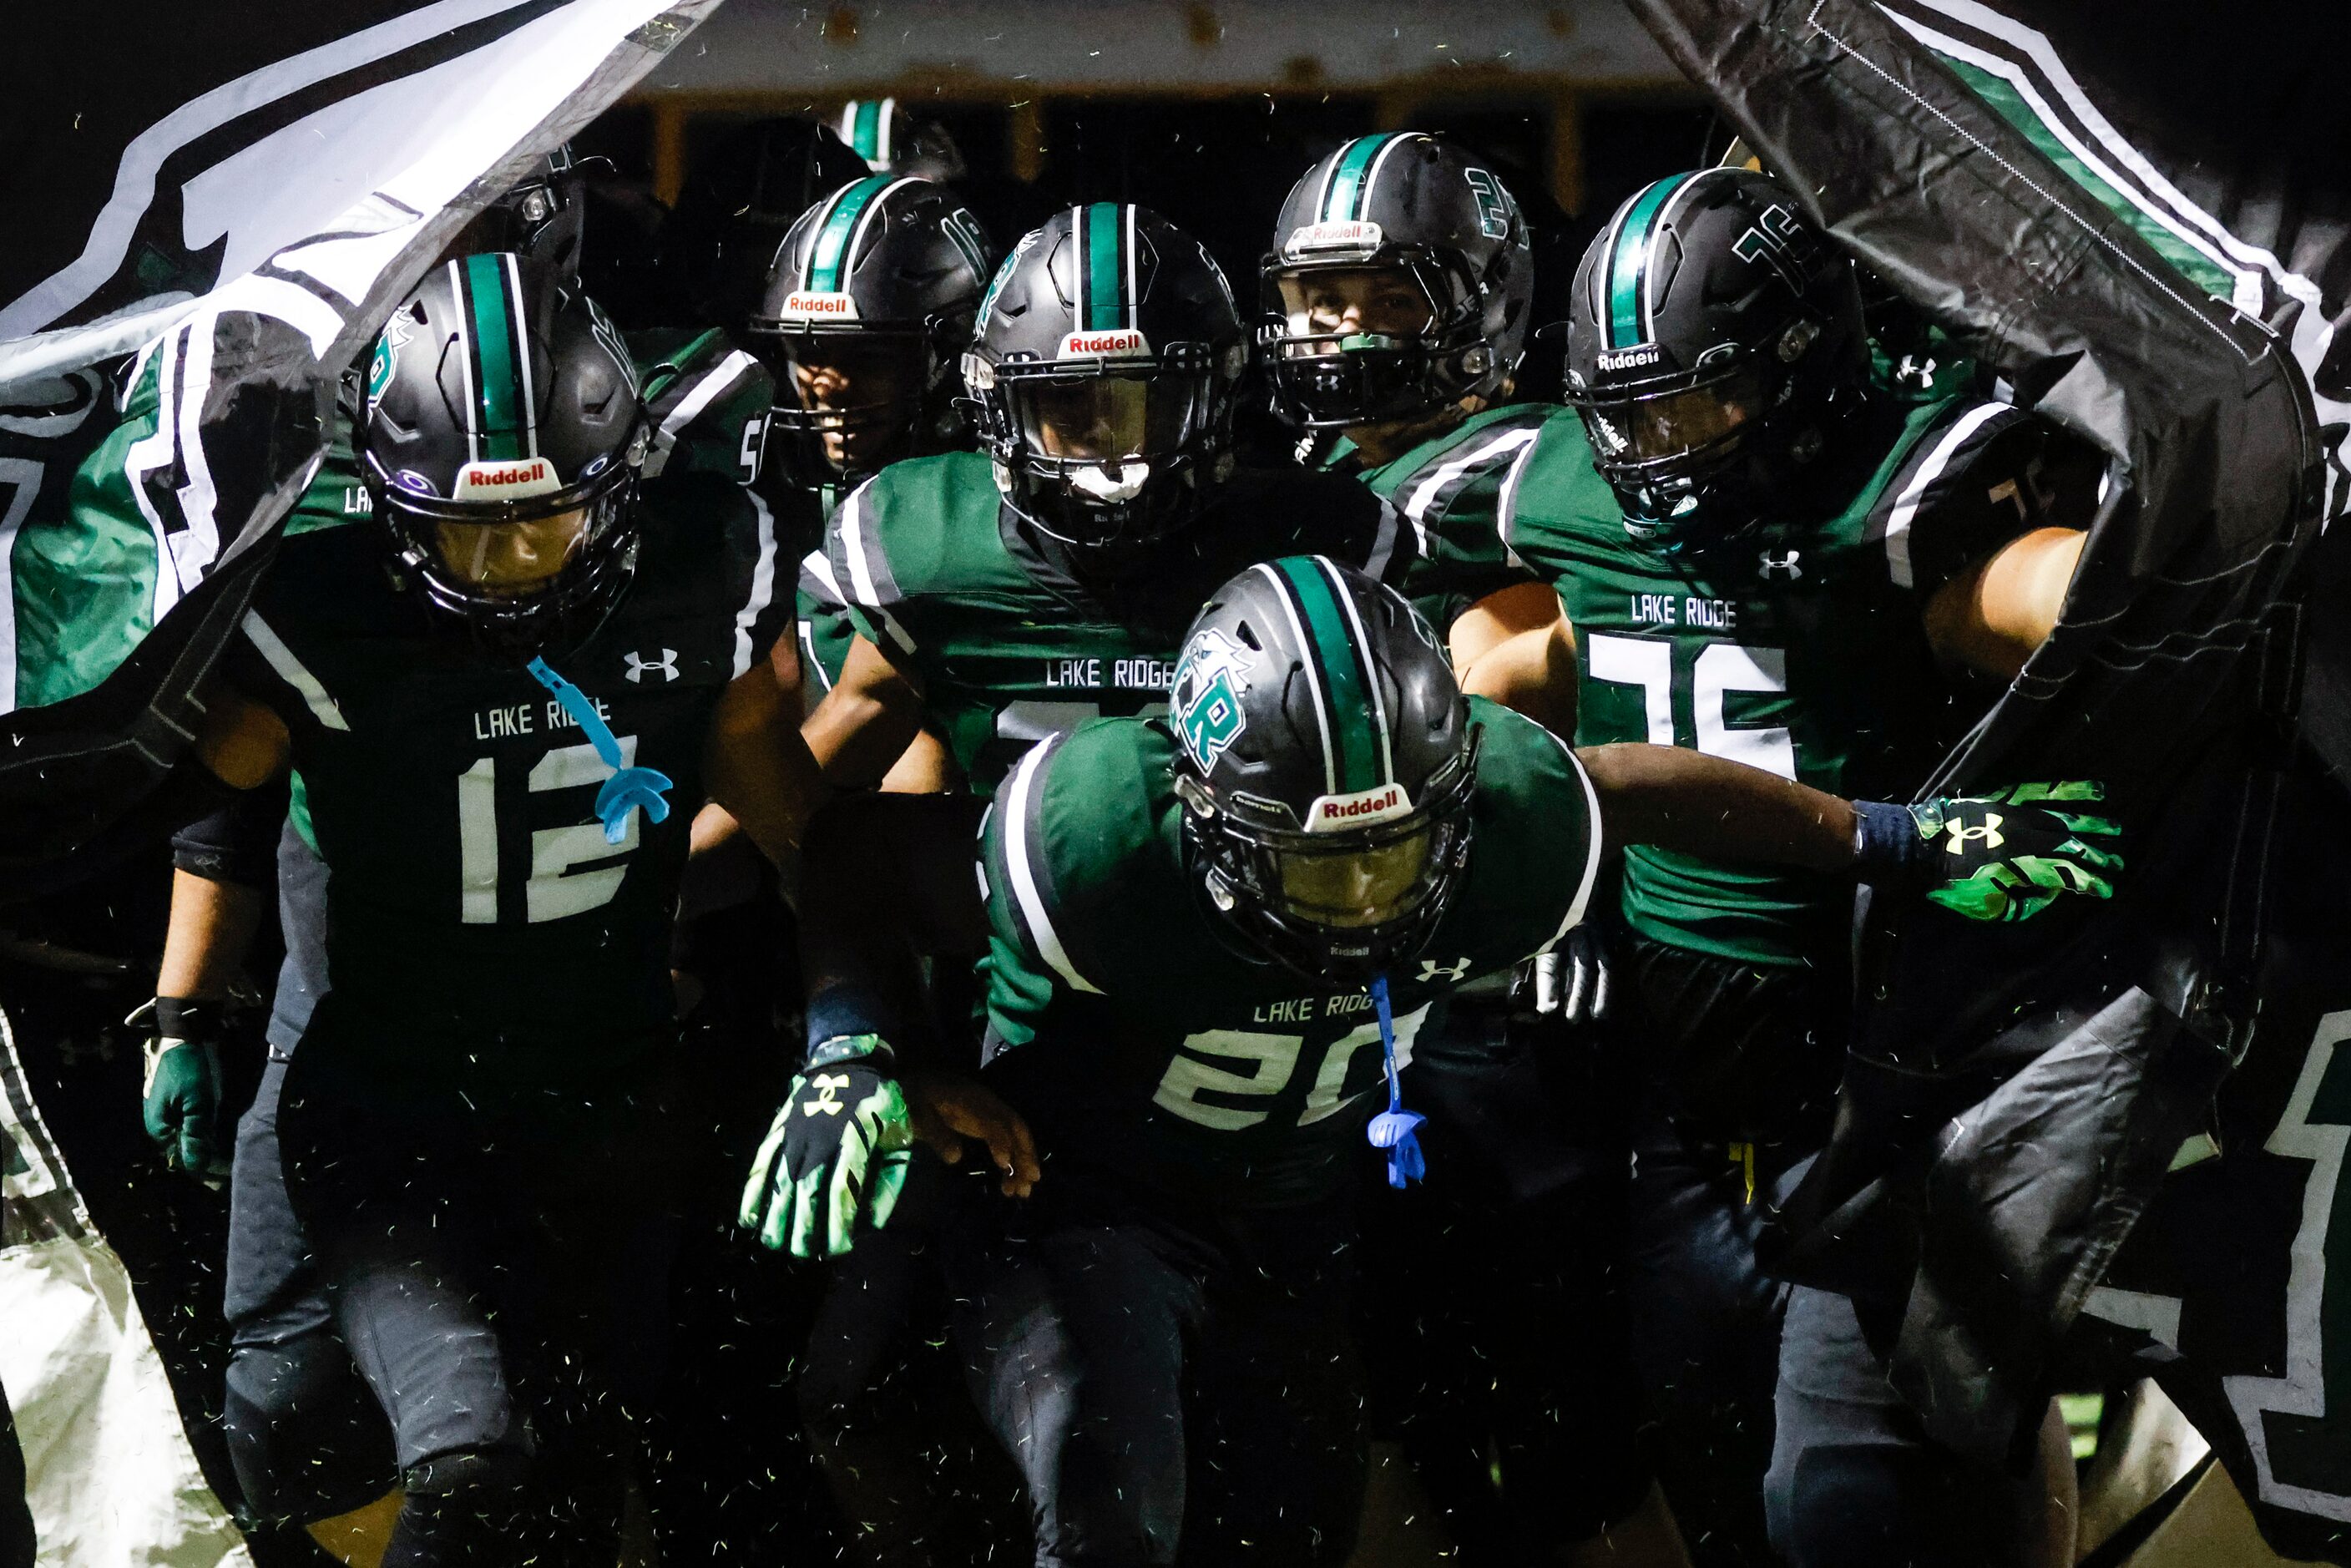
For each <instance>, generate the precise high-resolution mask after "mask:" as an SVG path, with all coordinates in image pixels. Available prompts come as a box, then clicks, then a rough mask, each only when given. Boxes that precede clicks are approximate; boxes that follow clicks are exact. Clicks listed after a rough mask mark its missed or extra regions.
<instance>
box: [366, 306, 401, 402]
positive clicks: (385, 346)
mask: <svg viewBox="0 0 2351 1568" xmlns="http://www.w3.org/2000/svg"><path fill="white" fill-rule="evenodd" d="M406 347H408V312H407V311H405V310H401V311H397V312H395V313H394V314H393V316H392V319H391V320H390V321H387V322H385V323H384V328H383V336H382V337H381V338H378V339H377V340H375V354H374V357H372V358H371V359H370V360H369V361H368V373H367V401H368V413H371V414H372V413H375V405H376V404H377V403H379V402H382V401H383V393H384V389H385V388H386V387H389V386H390V385H392V373H393V372H394V371H397V370H398V369H399V368H400V350H402V349H404V348H406Z"/></svg>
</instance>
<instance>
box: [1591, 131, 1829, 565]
mask: <svg viewBox="0 0 2351 1568" xmlns="http://www.w3.org/2000/svg"><path fill="white" fill-rule="evenodd" d="M1868 380H1869V342H1868V338H1867V336H1866V334H1865V329H1864V327H1863V322H1862V309H1861V292H1860V287H1859V285H1858V283H1857V281H1856V278H1855V268H1854V265H1853V263H1852V261H1851V260H1850V259H1849V258H1847V257H1846V256H1844V253H1843V252H1841V251H1839V250H1838V249H1837V248H1836V247H1835V246H1834V245H1832V244H1830V243H1829V241H1828V239H1827V237H1826V236H1825V235H1822V234H1821V233H1820V231H1819V230H1818V229H1816V228H1814V227H1813V225H1812V224H1811V223H1809V222H1808V221H1807V220H1806V219H1805V218H1804V217H1803V216H1802V214H1800V213H1798V211H1797V210H1796V204H1795V203H1794V201H1793V200H1792V199H1791V198H1790V196H1789V195H1788V193H1787V192H1786V191H1784V190H1782V188H1781V187H1780V185H1779V184H1778V183H1776V182H1775V181H1773V180H1772V179H1771V176H1769V175H1767V174H1760V173H1757V172H1754V171H1753V170H1750V169H1727V168H1714V169H1702V170H1699V171H1698V172H1695V173H1688V174H1676V175H1674V176H1672V177H1670V178H1668V179H1664V180H1660V181H1658V182H1657V183H1655V184H1653V185H1650V186H1647V187H1646V188H1645V189H1643V190H1641V191H1638V192H1636V193H1634V195H1633V196H1632V198H1631V199H1630V200H1628V201H1626V202H1625V204H1624V205H1623V206H1621V207H1619V208H1618V209H1617V210H1616V215H1615V216H1614V218H1613V219H1611V220H1610V221H1609V224H1608V226H1607V227H1606V228H1604V229H1603V230H1602V231H1601V232H1600V235H1599V236H1598V237H1597V238H1595V239H1594V240H1593V242H1592V245H1591V247H1590V248H1589V249H1587V250H1586V251H1585V252H1584V253H1583V264H1582V265H1581V266H1580V267H1578V268H1577V270H1576V275H1575V287H1574V292H1573V298H1572V299H1571V302H1570V308H1569V316H1568V330H1567V402H1569V403H1571V404H1573V406H1574V408H1575V409H1576V411H1577V412H1578V413H1581V414H1582V415H1583V423H1584V428H1585V430H1586V432H1587V433H1588V434H1590V436H1591V438H1592V450H1593V462H1594V465H1596V466H1597V467H1598V469H1599V470H1600V473H1601V475H1602V476H1603V477H1604V478H1605V479H1606V480H1607V481H1608V484H1609V486H1610V488H1612V489H1613V490H1614V491H1615V493H1616V498H1617V500H1618V502H1619V503H1620V504H1621V505H1622V506H1623V507H1624V510H1625V527H1626V528H1628V529H1630V530H1631V531H1632V533H1633V534H1634V536H1635V538H1642V539H1648V540H1657V541H1661V542H1667V543H1671V542H1676V541H1678V540H1686V539H1687V538H1691V537H1693V535H1694V530H1695V529H1698V528H1704V529H1707V530H1709V531H1713V532H1723V531H1735V530H1736V529H1738V528H1741V527H1743V526H1745V525H1746V524H1747V523H1749V522H1750V521H1752V520H1753V519H1754V517H1755V516H1756V508H1757V507H1758V505H1759V504H1760V502H1761V498H1762V497H1765V496H1768V495H1769V494H1770V493H1771V490H1772V489H1773V488H1774V487H1775V486H1778V485H1780V484H1782V483H1784V482H1785V480H1786V479H1787V478H1788V477H1789V476H1791V475H1792V474H1793V473H1794V472H1795V471H1796V470H1798V469H1800V468H1801V467H1802V465H1805V464H1807V463H1809V462H1811V461H1812V460H1813V458H1814V457H1816V456H1818V455H1820V453H1821V452H1822V450H1823V447H1824V445H1825V444H1826V443H1827V441H1828V440H1829V439H1830V438H1831V437H1832V436H1833V435H1834V429H1835V426H1836V425H1837V424H1839V423H1841V422H1842V421H1844V419H1845V418H1846V417H1848V416H1849V415H1850V413H1852V411H1853V410H1855V408H1857V407H1858V406H1859V405H1860V403H1861V402H1862V399H1863V397H1864V395H1865V389H1866V387H1867V385H1868Z"/></svg>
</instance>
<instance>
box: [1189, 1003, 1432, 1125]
mask: <svg viewBox="0 0 2351 1568" xmlns="http://www.w3.org/2000/svg"><path fill="white" fill-rule="evenodd" d="M1427 1016H1428V1009H1427V1007H1426V1005H1424V1006H1421V1007H1418V1008H1416V1009H1413V1010H1412V1011H1411V1012H1408V1013H1405V1014H1404V1015H1403V1016H1402V1017H1400V1018H1398V1019H1396V1020H1395V1049H1396V1066H1397V1068H1398V1069H1399V1070H1401V1069H1402V1068H1404V1067H1405V1066H1407V1065H1408V1064H1409V1063H1410V1062H1411V1061H1412V1042H1413V1040H1414V1039H1415V1038H1416V1036H1417V1035H1418V1034H1419V1033H1420V1025H1421V1020H1422V1019H1426V1017H1427ZM1379 1044H1380V1026H1379V1025H1378V1024H1377V1023H1376V1022H1374V1023H1367V1024H1363V1025H1361V1026H1359V1027H1357V1028H1355V1029H1352V1030H1348V1031H1347V1032H1346V1033H1345V1034H1343V1035H1341V1036H1340V1037H1339V1038H1338V1039H1336V1040H1332V1041H1331V1042H1330V1043H1329V1044H1328V1045H1326V1046H1324V1047H1323V1048H1322V1061H1321V1063H1320V1064H1319V1065H1318V1066H1317V1067H1316V1069H1315V1071H1314V1082H1313V1084H1312V1086H1311V1088H1309V1089H1308V1090H1307V1092H1306V1105H1305V1108H1304V1109H1303V1110H1301V1112H1300V1113H1299V1115H1298V1124H1299V1125H1300V1126H1301V1127H1304V1126H1311V1125H1312V1124H1314V1123H1316V1122H1320V1121H1322V1119H1323V1118H1325V1117H1327V1116H1331V1115H1332V1114H1335V1113H1337V1112H1339V1111H1340V1110H1342V1109H1343V1108H1344V1107H1345V1106H1346V1104H1347V1103H1348V1102H1349V1101H1350V1100H1353V1099H1356V1098H1360V1097H1361V1094H1362V1091H1358V1092H1356V1094H1353V1095H1350V1094H1348V1093H1347V1092H1346V1084H1347V1070H1348V1069H1349V1068H1350V1067H1352V1066H1353V1064H1354V1061H1355V1056H1356V1053H1357V1052H1358V1051H1362V1050H1363V1049H1364V1047H1366V1046H1369V1047H1370V1048H1371V1049H1372V1050H1373V1051H1374V1053H1376V1052H1377V1051H1378V1050H1379ZM1305 1047H1306V1037H1305V1036H1304V1035H1300V1034H1265V1033H1260V1032H1259V1031H1257V1030H1244V1029H1211V1030H1202V1031H1200V1032H1199V1033H1197V1034H1191V1035H1186V1036H1185V1037H1184V1042H1183V1044H1181V1045H1180V1046H1178V1047H1177V1048H1176V1051H1175V1056H1173V1057H1172V1058H1170V1059H1169V1061H1168V1063H1167V1071H1165V1072H1164V1073H1162V1074H1161V1075H1160V1079H1159V1088H1158V1090H1157V1091H1156V1092H1155V1093H1153V1095H1152V1096H1151V1099H1152V1103H1154V1104H1155V1105H1157V1106H1158V1107H1159V1108H1160V1109H1161V1110H1163V1111H1166V1112H1170V1113H1174V1114H1175V1115H1178V1116H1181V1117H1183V1118H1184V1119H1185V1120H1186V1121H1187V1122H1196V1123H1198V1124H1200V1125H1201V1126H1203V1127H1214V1128H1216V1129H1217V1131H1218V1132H1223V1133H1237V1132H1239V1131H1240V1130H1241V1129H1242V1128H1244V1127H1254V1126H1256V1125H1257V1124H1259V1123H1260V1122H1263V1121H1264V1120H1266V1118H1267V1117H1269V1116H1270V1115H1271V1114H1272V1112H1271V1110H1270V1109H1267V1110H1248V1109H1243V1108H1241V1107H1238V1106H1233V1105H1210V1104H1207V1103H1203V1102H1202V1101H1201V1099H1200V1094H1201V1093H1202V1092H1204V1091H1205V1092H1211V1093H1216V1094H1225V1095H1230V1096H1232V1097H1234V1098H1236V1099H1250V1100H1271V1099H1272V1098H1273V1097H1274V1096H1275V1095H1277V1094H1280V1092H1282V1091H1283V1090H1285V1089H1287V1088H1289V1087H1290V1083H1291V1082H1293V1081H1294V1080H1295V1079H1296V1078H1297V1076H1298V1059H1299V1057H1300V1055H1301V1053H1302V1052H1303V1051H1304V1050H1305ZM1203 1057H1213V1058H1216V1059H1217V1060H1218V1061H1227V1062H1238V1063H1247V1064H1248V1070H1247V1071H1234V1070H1233V1069H1232V1068H1229V1067H1222V1066H1217V1065H1216V1064H1215V1063H1213V1062H1210V1061H1203V1060H1201V1058H1203Z"/></svg>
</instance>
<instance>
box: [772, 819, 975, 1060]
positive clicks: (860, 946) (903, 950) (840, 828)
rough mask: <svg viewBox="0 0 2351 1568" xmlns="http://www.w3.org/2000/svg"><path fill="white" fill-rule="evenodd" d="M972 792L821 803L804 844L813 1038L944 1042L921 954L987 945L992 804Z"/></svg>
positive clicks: (963, 956)
mask: <svg viewBox="0 0 2351 1568" xmlns="http://www.w3.org/2000/svg"><path fill="white" fill-rule="evenodd" d="M986 810H987V802H986V801H984V800H978V799H976V798H974V797H971V796H966V795H852V796H848V797H845V798H844V799H842V800H838V801H836V802H834V803H833V804H832V805H831V806H828V807H826V808H825V810H822V811H820V812H819V813H818V814H817V816H816V818H815V819H814V821H811V822H810V824H809V831H808V837H807V840H806V843H805V848H804V849H803V851H802V862H801V879H800V901H799V902H800V919H799V946H800V967H801V973H802V975H803V976H805V977H806V980H807V985H808V998H809V999H808V1040H809V1043H810V1045H816V1044H819V1043H820V1042H821V1041H823V1040H830V1039H833V1038H835V1037H837V1036H840V1035H847V1034H878V1035H880V1036H882V1037H883V1039H885V1040H889V1041H890V1043H891V1044H892V1046H893V1047H894V1048H896V1049H897V1050H898V1051H900V1052H901V1053H902V1055H903V1054H907V1053H914V1054H916V1055H920V1054H923V1053H924V1052H925V1051H926V1050H932V1049H935V1047H936V1043H937V1042H936V1041H935V1040H931V1039H930V1035H931V1032H932V1031H931V1030H929V1029H928V1027H927V1026H926V1024H925V1007H924V1002H923V981H922V968H921V960H922V959H923V958H925V957H930V958H933V959H935V960H936V961H938V962H939V963H941V964H943V965H946V964H957V965H963V966H966V967H968V966H969V965H970V964H971V963H973V962H975V961H976V960H977V958H978V957H979V956H981V955H982V954H983V953H985V952H986V951H987V908H986V906H985V904H983V903H982V902H981V899H980V895H979V883H978V878H977V874H976V873H975V872H974V870H973V866H974V863H975V862H974V845H975V843H976V842H977V838H978V833H979V823H980V819H981V817H982V815H983V814H984V813H985V812H986Z"/></svg>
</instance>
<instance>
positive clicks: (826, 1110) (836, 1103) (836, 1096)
mask: <svg viewBox="0 0 2351 1568" xmlns="http://www.w3.org/2000/svg"><path fill="white" fill-rule="evenodd" d="M809 1082H810V1083H813V1084H814V1085H816V1098H815V1099H813V1100H811V1101H810V1102H809V1103H807V1104H805V1105H803V1106H801V1107H800V1114H801V1115H803V1116H814V1115H818V1114H822V1115H827V1116H838V1115H840V1114H841V1091H842V1090H844V1089H846V1088H848V1087H849V1074H848V1073H846V1072H820V1073H818V1074H817V1075H816V1076H815V1077H814V1078H811V1079H810V1080H809Z"/></svg>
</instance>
